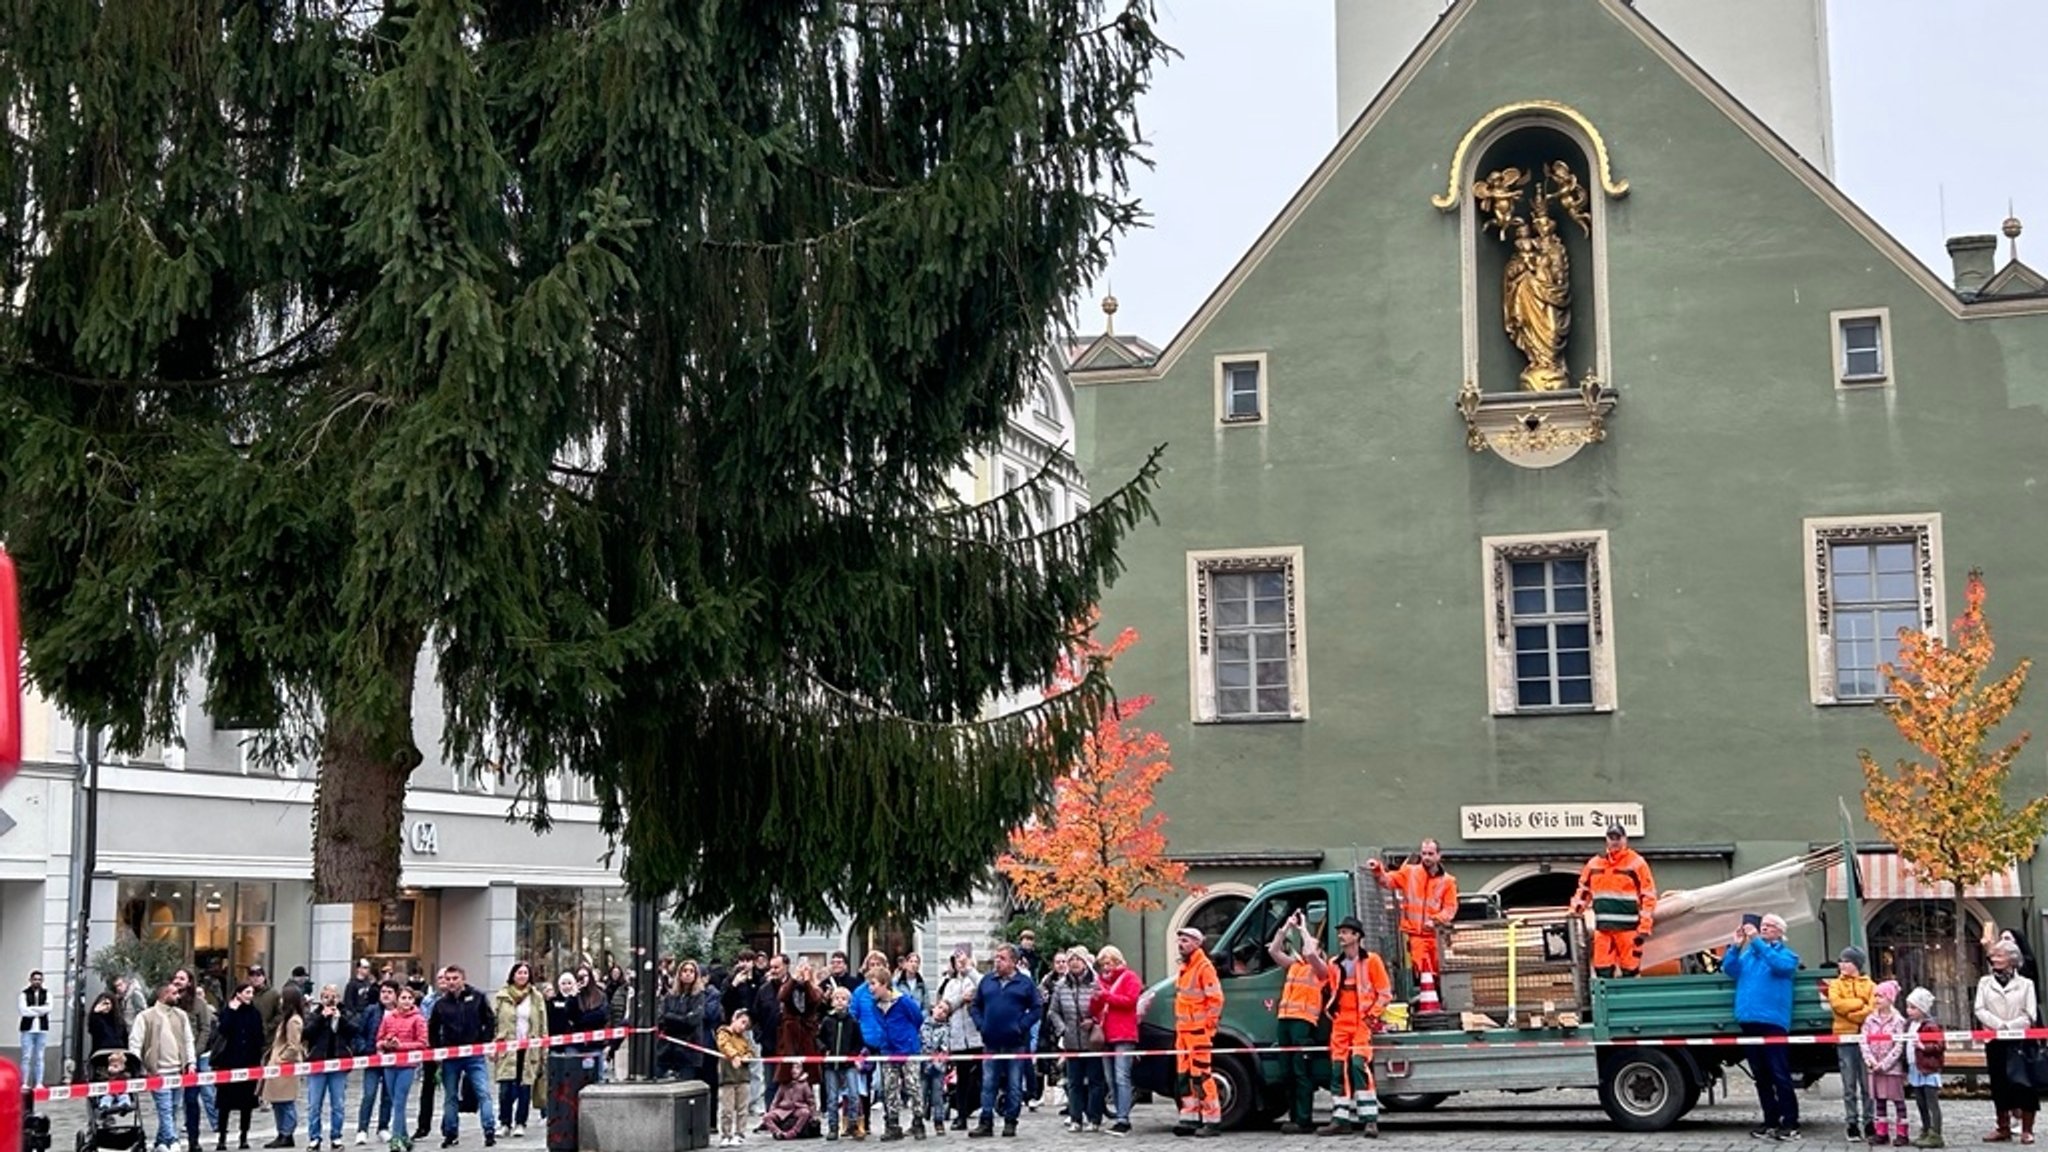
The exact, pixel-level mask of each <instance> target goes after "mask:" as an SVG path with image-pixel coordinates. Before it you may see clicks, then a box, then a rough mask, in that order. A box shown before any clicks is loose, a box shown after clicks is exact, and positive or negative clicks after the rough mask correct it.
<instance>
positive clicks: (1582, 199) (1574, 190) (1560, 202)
mask: <svg viewBox="0 0 2048 1152" xmlns="http://www.w3.org/2000/svg"><path fill="white" fill-rule="evenodd" d="M1549 183H1550V198H1551V199H1552V200H1554V201H1556V202H1557V206H1558V207H1559V208H1562V209H1564V214H1565V215H1567V216H1569V217H1571V218H1572V221H1573V222H1574V223H1576V224H1577V225H1578V226H1579V228H1580V230H1581V231H1583V232H1585V234H1586V235H1588V236H1591V235H1592V234H1593V214H1592V212H1591V211H1590V210H1589V206H1590V205H1591V203H1592V198H1591V197H1590V196H1588V195H1587V194H1586V186H1585V185H1583V184H1581V183H1579V175H1578V173H1576V172H1573V171H1572V169H1571V165H1569V164H1566V163H1565V162H1564V161H1562V160H1552V161H1551V162H1550V181H1549Z"/></svg>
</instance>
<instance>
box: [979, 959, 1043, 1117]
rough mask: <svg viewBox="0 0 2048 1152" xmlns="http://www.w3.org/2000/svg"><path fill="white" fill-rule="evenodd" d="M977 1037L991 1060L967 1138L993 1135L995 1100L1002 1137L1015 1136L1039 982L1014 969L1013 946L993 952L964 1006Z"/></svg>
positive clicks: (983, 1077)
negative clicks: (971, 998) (992, 959)
mask: <svg viewBox="0 0 2048 1152" xmlns="http://www.w3.org/2000/svg"><path fill="white" fill-rule="evenodd" d="M969 1011H970V1012H971V1013H972V1014H973V1016H974V1026H975V1028H976V1029H978V1030H979V1031H980V1032H981V1050H982V1052H983V1053H984V1054H985V1055H987V1056H991V1057H1007V1058H1006V1059H1003V1058H999V1059H995V1060H991V1061H990V1063H989V1065H988V1068H987V1070H986V1071H985V1072H984V1073H983V1074H982V1078H981V1123H980V1124H979V1125H978V1126H976V1127H975V1128H974V1130H973V1131H970V1132H969V1133H968V1134H967V1135H968V1137H969V1138H970V1139H972V1138H975V1137H988V1136H993V1135H995V1119H996V1099H997V1097H998V1096H1001V1097H1002V1101H1003V1104H1002V1107H1003V1135H1005V1136H1015V1135H1016V1134H1017V1113H1018V1111H1019V1110H1020V1109H1021V1108H1022V1106H1023V1103H1024V1065H1025V1063H1026V1062H1027V1061H1028V1060H1029V1059H1030V1052H1031V1029H1032V1028H1034V1027H1036V1026H1037V1024H1038V1012H1039V1004H1038V983H1037V982H1036V981H1034V980H1033V979H1031V977H1030V976H1028V975H1026V974H1025V973H1023V972H1021V971H1019V970H1018V967H1017V946H1016V945H1014V944H1001V945H998V946H997V947H996V959H995V971H993V972H991V973H989V974H988V975H986V976H983V977H982V978H981V987H979V988H977V989H976V990H975V993H974V1002H973V1003H972V1004H971V1005H969Z"/></svg>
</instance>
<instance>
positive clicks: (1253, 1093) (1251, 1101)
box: [1209, 1050, 1259, 1129]
mask: <svg viewBox="0 0 2048 1152" xmlns="http://www.w3.org/2000/svg"><path fill="white" fill-rule="evenodd" d="M1209 1073H1210V1075H1211V1077H1212V1078H1214V1080H1215V1081H1216V1102H1217V1103H1218V1104H1219V1105H1221V1106H1222V1108H1223V1127H1225V1128H1226V1129H1237V1128H1243V1127H1246V1126H1248V1125H1249V1124H1250V1123H1251V1121H1252V1119H1253V1118H1254V1117H1256V1116H1257V1115H1259V1082H1258V1078H1257V1077H1256V1076H1255V1075H1254V1074H1253V1073H1252V1069H1251V1064H1250V1063H1248V1062H1247V1061H1246V1060H1245V1059H1244V1058H1243V1057H1241V1056H1235V1055H1225V1054H1224V1052H1223V1051H1220V1050H1219V1051H1218V1052H1217V1053H1216V1056H1215V1058H1214V1059H1213V1060H1211V1061H1210V1064H1209Z"/></svg>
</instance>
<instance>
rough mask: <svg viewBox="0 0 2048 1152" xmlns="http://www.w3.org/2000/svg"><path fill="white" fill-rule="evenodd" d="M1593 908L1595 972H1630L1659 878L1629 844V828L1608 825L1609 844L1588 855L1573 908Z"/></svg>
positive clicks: (1635, 967)
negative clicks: (1591, 855)
mask: <svg viewBox="0 0 2048 1152" xmlns="http://www.w3.org/2000/svg"><path fill="white" fill-rule="evenodd" d="M1588 908H1591V909H1592V910H1593V972H1594V973H1595V974H1596V975H1600V976H1634V975H1636V974H1637V973H1638V972H1639V971H1641V969H1642V966H1643V943H1644V942H1645V941H1647V940H1648V939H1649V938H1650V930H1651V928H1652V925H1653V919H1652V918H1653V917H1654V916H1655V915H1656V912H1657V881H1656V880H1655V879H1654V878H1653V877H1652V876H1651V875H1650V865H1649V862H1648V861H1646V860H1644V859H1643V858H1642V856H1641V854H1639V853H1638V852H1637V851H1636V850H1635V849H1633V848H1630V847H1629V846H1628V829H1626V828H1623V827H1622V826H1621V825H1619V824H1609V825H1608V826H1607V850H1606V851H1605V852H1602V853H1601V854H1600V855H1598V856H1595V857H1593V858H1592V859H1591V860H1588V861H1586V867H1585V868H1584V869H1583V870H1581V871H1580V872H1579V890H1578V892H1577V893H1576V894H1575V895H1573V896H1572V908H1571V910H1572V912H1573V914H1574V915H1577V914H1582V913H1584V912H1585V911H1586V909H1588Z"/></svg>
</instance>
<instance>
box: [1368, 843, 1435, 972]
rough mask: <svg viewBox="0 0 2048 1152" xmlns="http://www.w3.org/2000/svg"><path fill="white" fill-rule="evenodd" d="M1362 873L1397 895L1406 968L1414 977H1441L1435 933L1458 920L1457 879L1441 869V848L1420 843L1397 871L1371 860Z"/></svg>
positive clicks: (1374, 859) (1431, 844)
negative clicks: (1411, 970)
mask: <svg viewBox="0 0 2048 1152" xmlns="http://www.w3.org/2000/svg"><path fill="white" fill-rule="evenodd" d="M1365 870H1366V871H1368V872H1370V873H1372V874H1373V876H1374V878H1375V879H1377V880H1378V881H1379V882H1380V887H1382V888H1390V889H1392V890H1393V891H1395V892H1398V893H1400V894H1401V938H1402V939H1403V940H1404V941H1405V942H1406V943H1407V945H1408V967H1409V968H1411V969H1413V970H1414V972H1415V975H1416V976H1417V977H1418V978H1420V977H1421V975H1422V974H1423V973H1424V972H1427V973H1429V974H1430V975H1432V976H1437V975H1441V974H1442V973H1443V970H1444V966H1443V959H1442V957H1441V956H1440V954H1439V952H1438V949H1437V937H1436V934H1437V930H1438V929H1439V928H1443V927H1445V926H1447V925H1449V924H1450V922H1451V921H1453V920H1456V919H1457V918H1458V878H1457V877H1455V876H1453V875H1451V874H1450V873H1449V872H1447V871H1445V870H1444V854H1443V848H1442V847H1441V846H1439V845H1438V844H1437V842H1436V841H1434V840H1424V841H1423V842H1422V843H1421V844H1420V845H1418V846H1417V847H1416V849H1415V855H1414V857H1412V858H1411V859H1409V860H1408V862H1407V863H1405V864H1402V865H1401V866H1400V867H1399V868H1394V869H1389V868H1388V867H1387V866H1386V865H1385V864H1384V863H1382V862H1381V861H1380V859H1379V858H1378V857H1374V858H1372V859H1370V860H1367V861H1366V862H1365Z"/></svg>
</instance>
